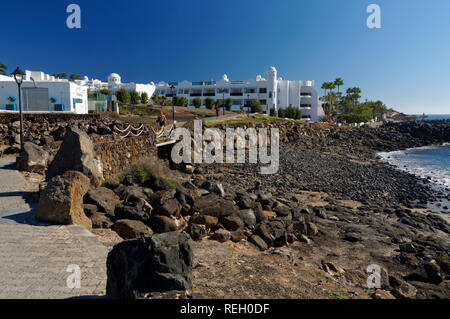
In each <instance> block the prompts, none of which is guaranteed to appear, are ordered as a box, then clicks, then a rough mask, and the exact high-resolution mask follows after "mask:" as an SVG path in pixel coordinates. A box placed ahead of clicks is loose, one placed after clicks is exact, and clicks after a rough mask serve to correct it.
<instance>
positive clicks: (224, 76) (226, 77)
mask: <svg viewBox="0 0 450 319" xmlns="http://www.w3.org/2000/svg"><path fill="white" fill-rule="evenodd" d="M222 80H223V81H227V82H229V80H228V76H227V75H226V74H224V75H222Z"/></svg>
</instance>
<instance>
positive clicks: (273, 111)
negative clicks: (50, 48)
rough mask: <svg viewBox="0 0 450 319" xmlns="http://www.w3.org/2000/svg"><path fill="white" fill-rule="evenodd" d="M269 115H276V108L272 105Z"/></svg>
mask: <svg viewBox="0 0 450 319" xmlns="http://www.w3.org/2000/svg"><path fill="white" fill-rule="evenodd" d="M270 116H273V117H276V116H277V110H276V109H275V108H274V107H272V108H271V109H270Z"/></svg>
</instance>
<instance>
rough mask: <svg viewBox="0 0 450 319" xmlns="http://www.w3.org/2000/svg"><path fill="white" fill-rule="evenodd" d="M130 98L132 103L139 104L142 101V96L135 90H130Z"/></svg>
mask: <svg viewBox="0 0 450 319" xmlns="http://www.w3.org/2000/svg"><path fill="white" fill-rule="evenodd" d="M130 100H131V103H133V104H137V103H139V102H140V100H141V97H140V95H139V93H138V92H136V91H135V90H131V91H130Z"/></svg>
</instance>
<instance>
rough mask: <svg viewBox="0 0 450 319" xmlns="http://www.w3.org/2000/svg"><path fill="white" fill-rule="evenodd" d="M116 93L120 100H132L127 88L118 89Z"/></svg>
mask: <svg viewBox="0 0 450 319" xmlns="http://www.w3.org/2000/svg"><path fill="white" fill-rule="evenodd" d="M115 94H116V97H117V100H118V101H119V102H122V103H128V102H130V95H129V94H128V92H127V90H125V89H123V88H122V89H120V90H117V91H116V93H115Z"/></svg>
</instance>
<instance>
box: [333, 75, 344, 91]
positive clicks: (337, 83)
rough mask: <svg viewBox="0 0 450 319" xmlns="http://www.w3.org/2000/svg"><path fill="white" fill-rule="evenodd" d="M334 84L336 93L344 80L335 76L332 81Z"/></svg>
mask: <svg viewBox="0 0 450 319" xmlns="http://www.w3.org/2000/svg"><path fill="white" fill-rule="evenodd" d="M334 84H335V85H336V86H337V89H338V93H341V91H340V90H339V88H340V87H341V86H343V85H344V80H342V79H341V78H337V79H336V80H335V81H334Z"/></svg>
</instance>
